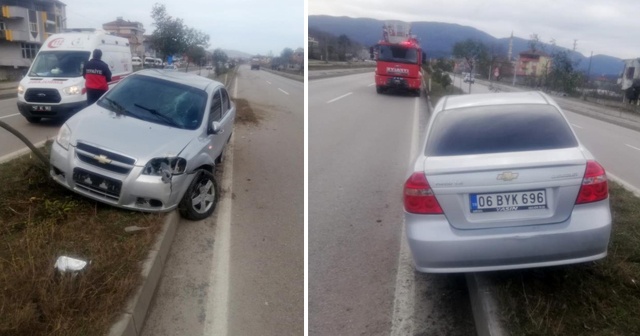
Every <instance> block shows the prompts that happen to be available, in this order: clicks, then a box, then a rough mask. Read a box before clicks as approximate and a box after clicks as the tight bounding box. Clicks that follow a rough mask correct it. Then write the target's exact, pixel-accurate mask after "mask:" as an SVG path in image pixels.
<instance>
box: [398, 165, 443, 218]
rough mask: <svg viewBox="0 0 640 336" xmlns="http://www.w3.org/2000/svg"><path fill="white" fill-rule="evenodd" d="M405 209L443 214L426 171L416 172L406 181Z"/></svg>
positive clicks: (414, 211)
mask: <svg viewBox="0 0 640 336" xmlns="http://www.w3.org/2000/svg"><path fill="white" fill-rule="evenodd" d="M404 209H405V210H406V211H407V212H410V213H417V214H442V208H441V207H440V204H439V203H438V200H437V199H436V196H435V195H434V194H433V190H431V186H429V182H427V178H426V176H424V173H419V172H415V173H413V174H412V175H411V177H409V179H407V182H405V183H404Z"/></svg>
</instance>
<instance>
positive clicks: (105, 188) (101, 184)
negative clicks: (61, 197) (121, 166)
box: [73, 168, 122, 202]
mask: <svg viewBox="0 0 640 336" xmlns="http://www.w3.org/2000/svg"><path fill="white" fill-rule="evenodd" d="M73 181H74V182H75V184H76V188H78V189H81V190H84V191H86V192H89V193H92V194H94V195H97V196H101V197H103V198H105V199H107V200H112V201H116V202H117V201H118V200H119V199H120V190H121V189H122V181H118V180H114V179H112V178H109V177H106V176H102V175H98V174H96V173H93V172H90V171H88V170H84V169H82V168H74V169H73Z"/></svg>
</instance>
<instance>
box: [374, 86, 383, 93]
mask: <svg viewBox="0 0 640 336" xmlns="http://www.w3.org/2000/svg"><path fill="white" fill-rule="evenodd" d="M383 91H384V89H383V88H382V86H376V92H377V93H382V92H383Z"/></svg>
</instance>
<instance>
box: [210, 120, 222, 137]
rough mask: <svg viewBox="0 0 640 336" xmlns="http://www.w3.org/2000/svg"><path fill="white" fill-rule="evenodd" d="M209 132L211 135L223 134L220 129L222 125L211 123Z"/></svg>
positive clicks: (215, 122)
mask: <svg viewBox="0 0 640 336" xmlns="http://www.w3.org/2000/svg"><path fill="white" fill-rule="evenodd" d="M211 132H212V133H213V134H218V133H224V130H223V129H222V124H220V122H218V121H213V122H211Z"/></svg>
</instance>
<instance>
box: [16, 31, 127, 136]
mask: <svg viewBox="0 0 640 336" xmlns="http://www.w3.org/2000/svg"><path fill="white" fill-rule="evenodd" d="M94 49H100V50H102V61H104V62H105V63H107V65H109V69H111V74H112V76H111V82H110V83H109V85H110V87H111V86H112V85H113V84H115V83H117V82H118V81H120V80H121V79H122V78H124V77H125V76H127V75H129V74H131V72H132V65H131V49H130V47H129V40H127V39H126V38H123V37H119V36H115V35H111V34H109V33H106V32H104V31H100V30H95V29H72V30H68V31H66V32H65V33H62V34H54V35H51V36H50V37H49V38H48V39H47V40H46V41H45V42H44V44H43V45H42V47H41V48H40V51H38V54H37V55H36V58H35V60H34V61H33V63H32V64H31V67H30V68H29V71H28V72H27V75H26V76H25V77H24V78H23V79H22V80H21V81H20V85H19V86H18V109H19V110H20V113H21V114H22V115H23V116H24V117H25V118H27V120H28V121H29V122H32V123H35V122H38V121H40V119H42V118H53V119H66V118H68V117H70V116H71V115H73V114H74V113H76V112H78V111H80V110H81V109H83V108H84V107H86V106H87V95H86V89H85V82H84V78H83V77H82V68H83V67H84V64H85V63H86V62H87V61H89V59H90V58H91V57H92V52H93V50H94Z"/></svg>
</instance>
